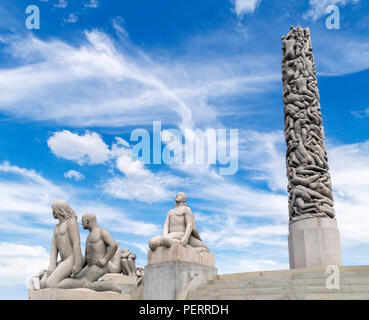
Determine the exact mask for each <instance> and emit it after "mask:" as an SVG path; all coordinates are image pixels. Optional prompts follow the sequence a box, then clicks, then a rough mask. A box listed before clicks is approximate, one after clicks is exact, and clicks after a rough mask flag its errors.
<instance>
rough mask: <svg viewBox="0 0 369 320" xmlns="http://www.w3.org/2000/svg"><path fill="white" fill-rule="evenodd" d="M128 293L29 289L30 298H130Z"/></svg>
mask: <svg viewBox="0 0 369 320" xmlns="http://www.w3.org/2000/svg"><path fill="white" fill-rule="evenodd" d="M129 299H130V296H129V295H127V294H119V293H116V292H112V291H106V292H96V291H93V290H90V289H56V288H50V289H41V290H29V291H28V300H129Z"/></svg>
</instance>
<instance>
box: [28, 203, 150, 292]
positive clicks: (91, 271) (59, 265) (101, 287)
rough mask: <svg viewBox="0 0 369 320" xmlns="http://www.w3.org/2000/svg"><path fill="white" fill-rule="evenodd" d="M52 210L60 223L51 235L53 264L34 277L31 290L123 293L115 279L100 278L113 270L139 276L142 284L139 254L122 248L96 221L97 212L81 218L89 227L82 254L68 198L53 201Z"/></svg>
mask: <svg viewBox="0 0 369 320" xmlns="http://www.w3.org/2000/svg"><path fill="white" fill-rule="evenodd" d="M52 212H53V216H54V218H55V219H58V220H59V223H58V224H57V225H56V226H55V228H54V232H53V236H52V243H51V249H50V265H49V267H48V268H47V270H43V271H41V272H40V273H39V274H38V275H36V276H34V277H33V278H32V279H31V281H30V288H31V289H33V290H39V289H45V288H59V289H75V288H87V289H91V290H94V291H115V292H118V293H121V288H120V287H119V286H118V285H117V284H115V283H114V282H112V281H98V280H99V279H101V278H102V277H103V276H104V275H106V274H112V273H113V274H120V273H122V274H123V275H126V276H130V277H131V276H133V277H137V283H138V284H139V285H140V284H141V283H143V270H142V268H141V267H140V268H139V269H138V271H137V268H136V265H135V259H136V255H135V254H134V253H133V252H131V251H130V250H129V249H127V248H124V249H122V250H120V248H119V244H118V243H117V242H116V241H115V240H114V239H113V238H112V236H111V235H110V233H109V232H108V231H106V230H105V229H103V228H101V227H100V226H99V225H98V224H97V219H96V216H95V214H93V213H87V214H85V215H83V217H82V225H83V228H84V229H85V230H89V235H88V237H87V240H86V250H85V256H84V257H83V256H82V251H81V245H80V234H79V229H78V222H77V215H76V213H75V212H74V210H73V209H72V208H71V206H70V205H69V204H68V203H67V202H66V201H63V200H58V201H55V202H54V203H53V205H52ZM58 256H59V257H60V260H59V261H58Z"/></svg>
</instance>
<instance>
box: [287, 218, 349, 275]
mask: <svg viewBox="0 0 369 320" xmlns="http://www.w3.org/2000/svg"><path fill="white" fill-rule="evenodd" d="M288 249H289V256H290V268H291V269H297V268H310V269H325V268H326V267H327V266H329V265H336V266H342V253H341V241H340V234H339V231H338V228H337V221H336V219H331V218H309V219H302V220H297V221H295V222H292V223H290V225H289V235H288Z"/></svg>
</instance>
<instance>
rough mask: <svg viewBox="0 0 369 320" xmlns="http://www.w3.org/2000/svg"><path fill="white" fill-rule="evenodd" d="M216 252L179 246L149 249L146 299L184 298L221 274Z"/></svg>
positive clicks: (145, 288) (146, 270) (146, 271)
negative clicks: (216, 265)
mask: <svg viewBox="0 0 369 320" xmlns="http://www.w3.org/2000/svg"><path fill="white" fill-rule="evenodd" d="M214 265H215V261H214V254H212V253H209V252H203V253H197V251H196V250H195V249H193V248H183V247H182V246H181V245H175V246H172V247H170V248H169V249H167V248H164V247H159V248H157V249H156V250H155V251H154V252H153V251H151V250H149V252H148V265H147V266H146V267H145V285H144V300H182V299H186V297H187V294H188V293H189V292H190V291H191V290H193V289H195V288H197V287H199V286H201V285H203V284H206V283H207V282H208V281H210V280H214V279H215V278H216V277H217V269H216V268H215V267H214Z"/></svg>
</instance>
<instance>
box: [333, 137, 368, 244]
mask: <svg viewBox="0 0 369 320" xmlns="http://www.w3.org/2000/svg"><path fill="white" fill-rule="evenodd" d="M328 156H329V163H330V168H331V176H332V184H333V188H334V191H335V192H334V198H335V199H334V200H335V208H336V216H337V222H338V225H339V229H340V232H341V237H342V242H343V244H344V245H347V246H353V245H358V244H361V243H369V234H368V232H367V231H368V228H369V220H368V219H367V216H368V208H369V197H368V194H369V141H365V142H362V143H354V144H346V145H339V146H333V147H331V148H329V153H328Z"/></svg>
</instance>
